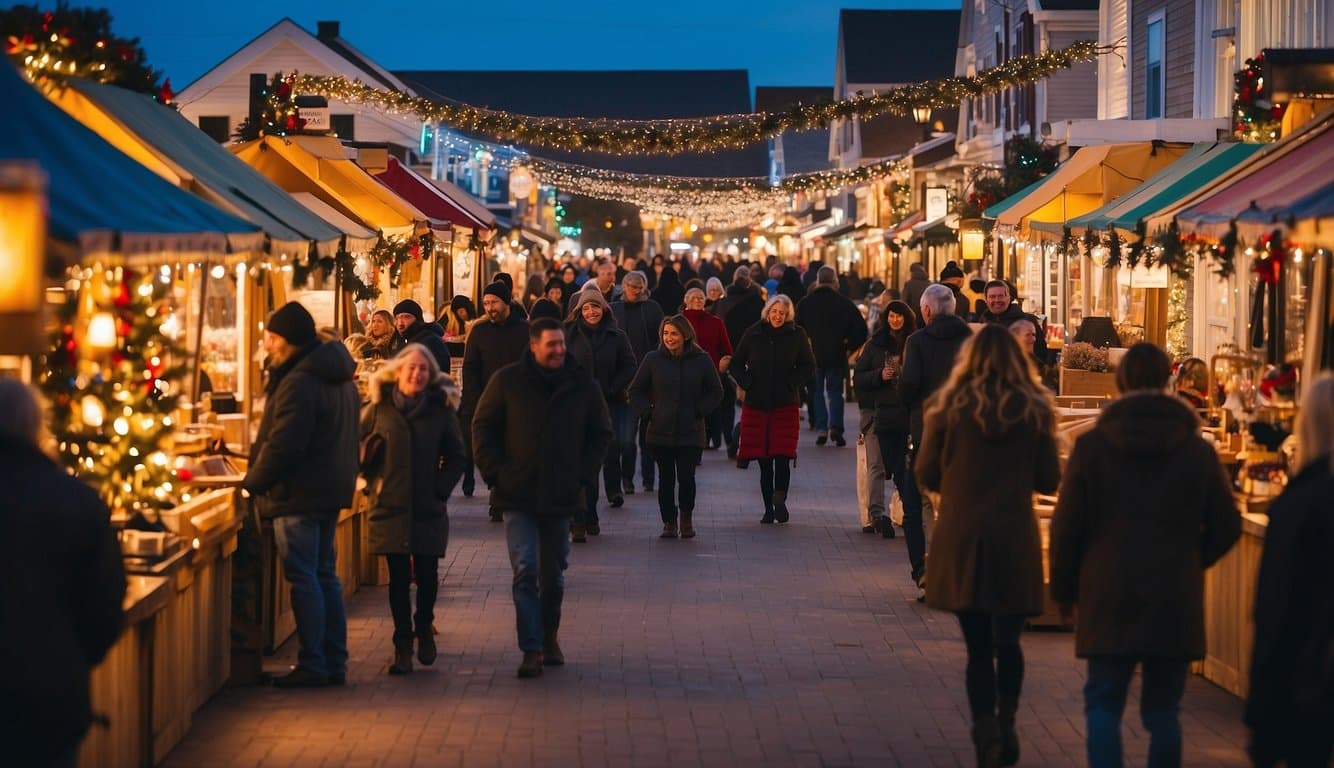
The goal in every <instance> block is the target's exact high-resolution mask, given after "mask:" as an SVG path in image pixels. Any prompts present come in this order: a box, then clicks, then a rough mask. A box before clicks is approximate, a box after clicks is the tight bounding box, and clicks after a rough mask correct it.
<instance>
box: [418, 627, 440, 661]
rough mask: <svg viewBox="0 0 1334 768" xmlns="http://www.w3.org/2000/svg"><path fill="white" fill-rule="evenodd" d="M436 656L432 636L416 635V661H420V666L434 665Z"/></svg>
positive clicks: (428, 634)
mask: <svg viewBox="0 0 1334 768" xmlns="http://www.w3.org/2000/svg"><path fill="white" fill-rule="evenodd" d="M436 655H437V653H436V649H435V637H434V636H432V635H431V634H430V633H427V634H424V635H418V636H417V661H420V662H421V663H422V664H425V665H426V666H428V667H429V666H431V665H432V664H434V663H435V657H436Z"/></svg>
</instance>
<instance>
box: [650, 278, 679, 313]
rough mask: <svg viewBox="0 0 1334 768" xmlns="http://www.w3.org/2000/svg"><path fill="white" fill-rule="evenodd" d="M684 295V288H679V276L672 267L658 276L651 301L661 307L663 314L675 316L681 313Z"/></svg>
mask: <svg viewBox="0 0 1334 768" xmlns="http://www.w3.org/2000/svg"><path fill="white" fill-rule="evenodd" d="M685 293H686V292H685V288H683V287H682V286H681V276H680V274H679V273H678V272H677V271H676V270H675V269H673V268H672V267H668V268H666V269H664V270H663V271H662V274H660V275H658V284H657V285H655V286H654V287H653V300H654V301H656V302H657V303H658V306H659V307H662V311H663V312H667V313H671V314H676V313H677V312H680V311H681V303H682V302H683V301H684V300H685Z"/></svg>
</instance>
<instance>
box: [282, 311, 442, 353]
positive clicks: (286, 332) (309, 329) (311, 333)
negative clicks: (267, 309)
mask: <svg viewBox="0 0 1334 768" xmlns="http://www.w3.org/2000/svg"><path fill="white" fill-rule="evenodd" d="M418 311H421V310H418ZM264 328H265V330H268V331H269V332H271V333H275V334H277V335H279V336H281V337H283V338H284V339H287V343H288V344H291V345H292V346H294V347H304V346H306V345H307V344H309V343H311V342H312V341H314V340H315V318H313V317H311V316H310V313H309V312H307V311H306V308H305V307H303V306H301V305H300V304H298V303H296V302H295V301H289V302H287V303H286V304H284V305H282V306H281V307H279V308H278V309H276V310H274V312H273V314H272V315H269V322H268V323H267V324H266V325H265V326H264Z"/></svg>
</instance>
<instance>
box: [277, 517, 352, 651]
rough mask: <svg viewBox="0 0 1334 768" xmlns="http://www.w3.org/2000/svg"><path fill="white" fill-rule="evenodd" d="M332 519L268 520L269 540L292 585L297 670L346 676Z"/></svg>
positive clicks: (344, 624) (334, 520)
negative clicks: (271, 528)
mask: <svg viewBox="0 0 1334 768" xmlns="http://www.w3.org/2000/svg"><path fill="white" fill-rule="evenodd" d="M337 526H338V513H337V512H329V513H322V514H314V515H285V516H283V517H278V518H274V521H273V538H274V541H275V542H276V543H277V545H278V556H279V557H281V558H282V560H283V575H284V576H286V577H287V581H288V583H289V584H291V585H292V612H293V613H294V614H296V637H297V642H298V643H300V645H301V650H300V652H299V653H298V654H297V666H298V667H301V668H304V669H307V670H310V671H311V672H315V673H317V674H321V675H346V674H347V611H346V609H345V608H344V607H343V585H342V584H340V583H339V581H338V572H337V570H336V569H335V564H336V563H337V561H338V553H337V552H336V551H335V550H334V529H335V528H337Z"/></svg>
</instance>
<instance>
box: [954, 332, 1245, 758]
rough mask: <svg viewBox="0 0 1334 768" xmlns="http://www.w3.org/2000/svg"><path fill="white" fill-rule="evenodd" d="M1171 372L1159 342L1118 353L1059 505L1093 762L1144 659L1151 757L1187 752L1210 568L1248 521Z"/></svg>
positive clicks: (1057, 529)
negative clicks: (1186, 704) (1102, 404)
mask: <svg viewBox="0 0 1334 768" xmlns="http://www.w3.org/2000/svg"><path fill="white" fill-rule="evenodd" d="M1171 373H1172V368H1171V363H1170V361H1169V360H1168V359H1167V355H1166V354H1165V353H1164V352H1163V351H1162V350H1161V349H1159V348H1158V347H1156V346H1154V345H1152V344H1147V343H1139V344H1136V345H1134V346H1133V347H1131V348H1130V349H1129V350H1127V352H1126V355H1125V357H1124V358H1122V359H1121V362H1120V363H1118V364H1117V367H1116V385H1117V389H1118V390H1119V391H1120V393H1121V396H1120V397H1119V398H1118V399H1117V400H1115V401H1114V402H1112V403H1111V404H1110V405H1108V406H1107V407H1106V408H1105V409H1103V411H1102V414H1101V415H1100V416H1099V417H1098V421H1097V424H1096V426H1094V428H1093V429H1092V430H1091V431H1089V432H1087V433H1085V434H1083V435H1081V436H1080V437H1079V439H1078V440H1076V441H1075V446H1074V449H1073V451H1072V452H1071V454H1070V458H1069V460H1068V462H1067V463H1066V476H1065V480H1064V481H1063V482H1062V484H1061V492H1060V496H1059V500H1058V502H1057V505H1056V511H1055V513H1054V514H1053V516H1052V523H1051V551H1050V556H1051V596H1052V599H1053V600H1055V601H1056V602H1057V603H1058V604H1059V605H1060V608H1061V615H1062V616H1063V617H1066V618H1067V620H1069V619H1075V616H1076V608H1077V609H1078V613H1077V619H1075V655H1076V656H1079V657H1080V658H1083V659H1088V677H1087V678H1086V680H1085V683H1084V714H1085V718H1086V720H1087V734H1088V760H1089V765H1090V766H1092V767H1093V768H1103V767H1104V766H1120V765H1121V764H1122V754H1121V713H1122V711H1123V710H1124V709H1125V705H1126V691H1127V689H1128V688H1129V686H1130V678H1131V677H1132V676H1133V675H1134V673H1135V667H1136V666H1138V667H1140V671H1141V674H1142V676H1143V686H1142V689H1141V693H1140V719H1141V720H1142V721H1143V723H1144V727H1145V728H1146V729H1147V730H1148V731H1149V756H1148V763H1147V764H1148V765H1150V766H1153V767H1154V768H1158V766H1179V765H1181V755H1182V742H1181V724H1180V722H1179V721H1178V717H1177V711H1178V707H1179V706H1180V702H1181V696H1182V694H1183V693H1184V692H1185V689H1186V677H1187V675H1188V674H1189V673H1190V662H1191V660H1192V659H1202V658H1204V651H1205V645H1204V641H1205V638H1204V571H1205V569H1206V568H1208V567H1209V566H1210V565H1212V564H1213V563H1214V562H1216V561H1217V560H1218V559H1219V558H1220V557H1222V556H1223V555H1224V554H1226V553H1227V551H1228V550H1229V549H1230V548H1231V547H1232V544H1233V543H1234V542H1235V541H1236V540H1237V538H1238V536H1240V535H1241V517H1240V515H1239V514H1238V512H1237V508H1236V504H1235V502H1234V501H1233V499H1232V491H1231V488H1230V487H1229V484H1228V482H1227V480H1226V479H1225V477H1224V474H1223V469H1222V467H1221V465H1220V464H1219V461H1218V456H1217V453H1216V452H1215V450H1214V448H1213V447H1212V446H1210V445H1209V444H1208V443H1206V442H1205V441H1204V440H1203V439H1202V438H1201V437H1200V420H1199V417H1197V416H1196V415H1195V414H1194V413H1193V412H1192V411H1191V410H1190V408H1189V407H1188V406H1187V405H1186V404H1185V403H1183V402H1181V401H1180V400H1178V399H1177V398H1175V397H1173V396H1172V394H1171V392H1170V390H1169V389H1168V382H1169V380H1170V378H1171ZM1150 532H1151V533H1150ZM1129 563H1133V564H1134V566H1133V567H1127V564H1129ZM933 578H934V574H933Z"/></svg>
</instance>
